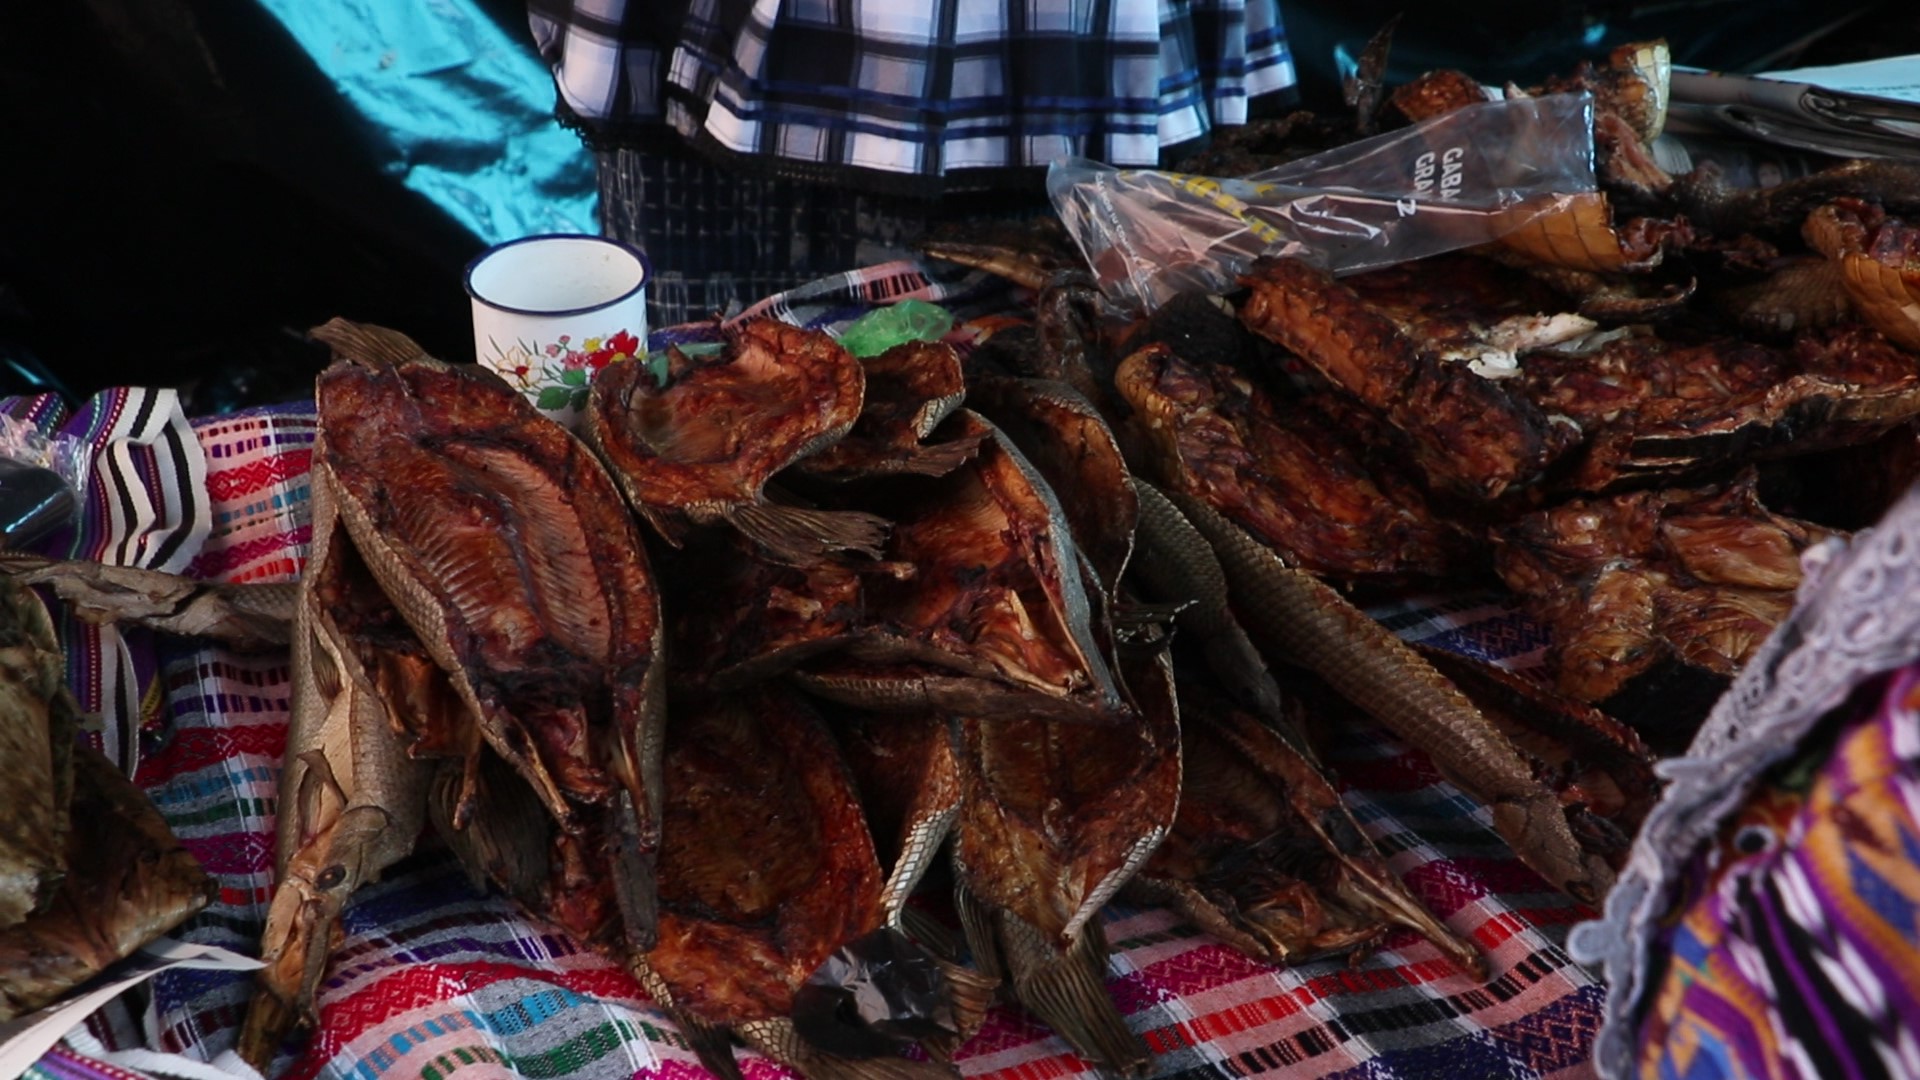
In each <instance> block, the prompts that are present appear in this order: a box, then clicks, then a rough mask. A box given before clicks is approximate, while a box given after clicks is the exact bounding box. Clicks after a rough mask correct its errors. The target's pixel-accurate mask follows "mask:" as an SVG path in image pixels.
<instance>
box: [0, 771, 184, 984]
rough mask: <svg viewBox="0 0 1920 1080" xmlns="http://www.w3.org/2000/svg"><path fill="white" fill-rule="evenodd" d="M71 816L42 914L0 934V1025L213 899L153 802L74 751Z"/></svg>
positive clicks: (129, 952)
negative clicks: (61, 874) (61, 867)
mask: <svg viewBox="0 0 1920 1080" xmlns="http://www.w3.org/2000/svg"><path fill="white" fill-rule="evenodd" d="M71 816H72V821H73V828H72V830H71V831H70V832H69V833H68V834H67V837H66V844H65V849H66V850H65V862H66V869H67V873H66V876H65V878H63V879H62V880H61V882H60V885H59V888H58V889H57V890H56V891H55V892H54V893H53V894H52V895H51V897H50V898H49V902H48V904H47V906H46V909H45V910H44V911H42V912H41V913H39V914H36V915H34V916H32V917H30V918H28V919H27V920H26V921H25V922H23V923H20V924H19V925H16V926H12V927H9V928H7V929H4V930H0V1020H11V1019H13V1018H14V1017H16V1016H19V1015H21V1014H22V1013H26V1012H31V1011H32V1010H34V1009H38V1008H40V1007H42V1006H44V1005H48V1004H51V1003H52V1002H53V1001H55V1000H56V999H58V998H59V997H60V996H61V995H62V994H64V993H66V992H67V991H69V990H71V989H73V988H74V987H77V986H79V985H80V984H82V983H84V982H86V981H87V980H88V979H90V978H92V977H93V976H95V975H98V974H100V973H101V972H103V971H105V970H106V969H107V968H108V967H110V966H111V965H112V964H114V963H115V962H116V961H119V960H122V959H124V958H126V957H128V956H131V955H132V954H133V952H134V951H135V950H137V949H139V948H140V947H141V946H142V945H145V944H147V943H148V942H150V941H152V940H153V939H155V938H157V937H159V936H160V935H162V934H164V933H166V932H167V931H169V930H172V929H173V928H174V927H176V926H178V925H180V924H181V923H183V922H185V921H186V920H187V919H188V918H189V917H191V916H192V915H194V914H195V913H196V912H198V911H200V910H201V909H202V908H204V907H206V906H207V905H208V904H209V903H211V902H212V901H213V898H214V896H215V894H216V893H217V892H218V883H217V882H215V881H214V880H213V879H212V878H211V877H209V876H208V875H207V872H206V871H205V870H204V869H202V868H201V866H200V863H199V861H198V860H196V859H195V858H194V857H193V854H192V853H191V852H189V851H187V849H186V848H184V847H182V846H181V845H180V841H179V840H178V839H177V838H176V837H175V836H174V835H173V830H172V829H170V828H168V827H167V822H166V819H165V818H162V817H161V816H160V812H159V811H158V810H157V809H155V808H154V805H153V802H152V800H150V799H148V798H147V796H146V794H145V793H144V792H142V791H141V790H140V789H139V788H137V787H135V786H133V783H132V781H130V780H128V779H127V778H126V777H125V776H122V775H121V774H120V771H119V770H118V769H116V768H114V766H113V763H112V762H109V761H108V760H107V759H106V758H105V757H103V756H101V754H100V753H99V752H98V751H96V750H94V749H93V748H92V747H90V746H84V745H82V746H77V747H75V748H74V751H73V802H72V807H71Z"/></svg>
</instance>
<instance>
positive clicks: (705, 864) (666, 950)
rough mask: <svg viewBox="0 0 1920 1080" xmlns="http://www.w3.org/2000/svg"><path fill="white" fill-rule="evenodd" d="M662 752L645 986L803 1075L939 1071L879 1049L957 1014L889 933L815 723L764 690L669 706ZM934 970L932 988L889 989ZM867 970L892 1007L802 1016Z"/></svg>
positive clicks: (848, 793) (842, 784) (845, 780)
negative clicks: (655, 932)
mask: <svg viewBox="0 0 1920 1080" xmlns="http://www.w3.org/2000/svg"><path fill="white" fill-rule="evenodd" d="M667 743H668V745H667V753H666V791H667V799H666V809H665V816H666V828H665V831H664V834H663V835H664V837H665V846H664V848H663V850H662V852H661V857H660V864H659V866H660V909H661V910H660V934H659V942H658V944H657V945H656V946H654V947H653V948H652V949H651V950H649V951H648V952H647V953H646V954H645V956H644V957H643V958H642V959H641V962H640V964H639V965H638V968H639V973H640V975H641V978H642V982H643V983H644V984H646V985H647V987H648V989H649V990H650V991H651V992H654V993H655V994H656V996H658V997H659V998H660V999H661V1001H662V1004H665V1005H668V1006H670V1007H671V1008H672V1009H674V1010H675V1012H676V1013H678V1014H679V1015H681V1016H683V1017H686V1018H688V1019H689V1020H691V1021H692V1022H693V1027H694V1030H696V1031H699V1030H701V1029H707V1030H710V1031H711V1030H714V1029H730V1030H732V1031H733V1032H735V1033H737V1034H738V1035H740V1036H741V1037H743V1038H744V1039H746V1040H747V1041H748V1042H749V1043H751V1044H752V1045H753V1046H754V1047H755V1048H757V1049H759V1050H761V1051H762V1052H764V1053H767V1054H769V1055H770V1056H773V1057H774V1058H775V1059H776V1060H780V1061H783V1062H785V1063H787V1064H790V1065H793V1066H795V1067H797V1068H799V1069H800V1070H801V1071H802V1072H803V1073H805V1074H807V1075H809V1076H817V1077H852V1076H862V1075H868V1076H875V1077H886V1076H900V1077H905V1076H915V1075H920V1076H944V1075H948V1070H947V1069H945V1068H943V1067H940V1066H935V1065H930V1064H927V1063H918V1064H916V1063H914V1062H911V1061H908V1060H906V1059H902V1058H899V1057H895V1056H891V1055H890V1053H889V1051H890V1050H892V1049H894V1048H896V1047H898V1046H900V1045H904V1044H906V1043H909V1042H912V1041H914V1040H913V1034H912V1033H914V1032H917V1031H922V1030H929V1031H932V1030H940V1029H942V1028H944V1029H945V1030H946V1031H948V1032H949V1033H954V1032H957V1031H958V1025H960V1024H962V1023H963V1022H964V1021H963V1020H962V1019H961V1018H960V1017H958V1016H957V1015H956V1008H958V1009H959V1010H960V1012H963V1013H964V1012H966V1011H967V1008H966V1007H964V1006H956V1002H955V997H954V993H955V991H954V984H953V983H951V982H950V981H948V980H946V979H945V974H946V971H945V970H944V969H941V968H940V967H939V965H938V964H937V962H935V961H933V959H932V958H931V957H929V956H925V954H920V953H918V952H917V950H915V949H914V947H913V946H912V945H911V944H910V943H907V942H905V941H904V939H901V938H900V937H899V935H898V933H897V932H896V931H893V930H890V929H887V928H885V921H886V915H887V912H886V905H885V901H884V894H883V886H884V881H883V878H882V876H881V872H880V866H879V863H878V861H877V859H876V857H875V854H874V847H873V840H872V838H871V835H870V834H869V832H868V827H867V821H866V817H865V815H864V814H863V812H862V810H861V808H860V802H859V799H858V796H857V793H856V792H855V790H854V787H853V783H852V779H851V777H850V776H849V775H848V773H847V769H846V766H845V764H844V763H843V762H842V760H841V758H840V756H839V751H838V749H837V748H836V746H835V744H834V741H833V738H832V736H831V735H830V734H829V733H828V731H827V728H826V726H825V725H824V724H823V723H822V722H821V720H820V718H819V717H818V716H816V715H814V713H813V712H812V710H810V709H809V708H808V707H807V706H806V705H805V703H804V702H803V701H802V700H801V699H800V698H798V697H797V696H796V695H794V694H793V693H792V692H791V691H786V690H781V689H779V688H778V687H776V686H775V685H774V684H765V685H763V687H761V688H759V689H756V690H754V691H752V692H749V693H746V694H741V695H735V696H730V697H727V698H724V699H711V700H704V701H687V702H681V703H677V704H676V708H675V713H674V723H673V726H672V728H671V729H670V731H669V733H668V737H667ZM883 954H884V955H883ZM883 959H891V960H897V961H899V962H898V963H886V962H880V963H874V962H873V961H880V960H883ZM923 961H924V963H923ZM929 965H930V966H931V968H929ZM930 969H931V970H935V971H937V972H938V974H939V977H938V978H936V979H935V980H934V984H935V985H934V987H933V989H932V990H931V991H929V992H925V993H921V992H916V991H915V988H914V987H913V986H912V984H911V982H898V980H902V979H910V977H911V976H912V975H913V974H915V973H916V972H917V973H924V972H925V971H927V970H930ZM867 977H871V978H873V979H875V980H877V981H878V982H879V983H880V984H882V985H881V986H880V987H879V988H880V989H882V990H883V991H885V992H886V995H885V996H888V997H889V1000H891V1001H893V1002H895V1003H898V1004H899V1005H900V1006H901V1008H902V1011H901V1013H900V1014H898V1015H892V1016H881V1017H868V1016H859V1015H853V1016H849V1015H845V1014H843V1013H842V1012H840V1011H839V1010H837V1009H835V1008H833V1007H832V1006H831V1005H830V1006H829V1008H828V1011H827V1012H826V1013H825V1014H824V1015H820V1014H817V1013H815V1012H814V1011H812V1009H811V1004H810V1003H812V1002H813V1000H814V999H815V997H816V996H817V995H820V994H821V993H823V992H825V991H831V990H832V989H833V988H834V986H835V985H840V988H842V989H846V988H848V987H847V986H845V985H843V984H844V983H849V982H852V981H855V980H859V979H861V978H867ZM816 980H817V981H816ZM836 980H838V981H839V982H838V983H837V982H836ZM810 986H812V987H818V988H819V989H817V990H809V989H808V987H810ZM970 991H971V988H969V989H968V990H963V991H962V993H963V994H965V993H969V992H970ZM825 996H826V997H827V998H829V999H833V1001H832V1005H837V1004H839V1001H838V999H837V998H835V996H834V995H832V994H831V993H826V994H825ZM981 1004H982V1006H983V1005H984V1000H982V1002H981ZM979 1011H980V1012H984V1008H983V1007H982V1008H981V1009H980V1010H979ZM847 1012H848V1013H852V1012H854V1010H852V1009H849V1010H847ZM902 1031H905V1032H908V1034H907V1035H906V1036H905V1037H901V1036H900V1034H899V1033H900V1032H902ZM823 1044H824V1045H823ZM710 1049H713V1048H710ZM721 1052H724V1051H721ZM703 1056H707V1055H703ZM714 1056H717V1055H714ZM860 1058H871V1059H873V1060H871V1061H863V1060H858V1059H860ZM708 1064H709V1067H713V1068H715V1069H716V1071H722V1072H727V1071H732V1067H731V1062H730V1061H727V1060H718V1061H709V1062H708Z"/></svg>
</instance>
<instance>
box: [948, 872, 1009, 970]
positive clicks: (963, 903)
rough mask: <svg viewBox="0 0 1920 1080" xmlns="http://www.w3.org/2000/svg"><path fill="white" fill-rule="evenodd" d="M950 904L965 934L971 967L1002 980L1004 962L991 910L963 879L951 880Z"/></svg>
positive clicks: (1004, 967) (1005, 967)
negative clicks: (952, 883) (951, 893)
mask: <svg viewBox="0 0 1920 1080" xmlns="http://www.w3.org/2000/svg"><path fill="white" fill-rule="evenodd" d="M953 906H954V910H955V911H957V912H958V913H959V915H960V931H961V933H962V934H964V935H965V936H966V939H967V950H968V951H969V952H971V953H972V954H973V966H974V968H975V969H976V970H978V971H979V972H980V973H981V974H982V975H985V976H986V977H988V978H990V979H993V980H995V981H996V982H1005V981H1006V978H1007V963H1006V958H1005V957H1003V956H1002V955H1001V954H1000V937H999V935H998V934H997V933H995V932H994V928H993V914H992V913H991V912H989V911H988V910H987V909H986V906H985V905H984V904H982V903H981V902H980V899H979V898H978V897H976V896H974V895H973V890H972V889H969V888H967V886H966V884H965V882H956V883H955V884H954V887H953Z"/></svg>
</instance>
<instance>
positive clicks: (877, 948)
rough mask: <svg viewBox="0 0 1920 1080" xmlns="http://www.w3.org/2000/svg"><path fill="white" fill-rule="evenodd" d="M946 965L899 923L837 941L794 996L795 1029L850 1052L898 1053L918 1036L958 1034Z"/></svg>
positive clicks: (857, 1055) (860, 1055)
mask: <svg viewBox="0 0 1920 1080" xmlns="http://www.w3.org/2000/svg"><path fill="white" fill-rule="evenodd" d="M949 984H950V980H949V979H948V977H947V972H946V969H945V965H943V964H941V963H940V962H939V961H938V960H937V959H935V958H934V956H933V954H931V953H929V952H927V951H926V950H925V949H923V948H922V947H921V946H920V945H918V944H916V943H915V942H914V941H913V940H912V939H910V938H908V937H907V936H906V935H905V934H902V933H901V932H900V931H898V930H895V929H893V928H891V927H881V928H879V929H877V930H873V931H870V932H869V933H866V934H863V935H861V936H860V937H857V938H854V939H853V940H852V941H849V942H847V943H846V944H845V945H842V946H841V947H840V948H839V949H836V950H835V951H834V952H833V953H832V954H831V955H829V956H828V957H827V958H826V959H825V960H823V961H821V963H820V966H819V967H817V968H815V969H814V971H813V974H812V975H809V976H808V977H807V981H806V982H805V983H804V984H802V985H801V987H800V989H799V990H798V991H796V992H795V994H794V998H793V1012H792V1015H793V1025H794V1030H795V1031H796V1032H797V1033H798V1034H799V1035H800V1037H801V1038H803V1039H805V1040H806V1041H807V1042H808V1043H810V1044H812V1045H813V1046H815V1047H817V1048H819V1049H821V1050H825V1051H828V1052H829V1053H833V1054H838V1055H840V1056H842V1057H850V1058H868V1057H879V1056H882V1055H888V1054H895V1053H898V1052H899V1051H900V1050H901V1049H902V1048H903V1047H906V1046H908V1045H910V1044H913V1043H916V1042H925V1041H934V1042H938V1041H941V1040H944V1039H954V1038H958V1037H960V1036H961V1035H963V1034H964V1032H963V1030H962V1025H963V1021H962V1019H961V1018H960V1017H959V1016H958V1013H957V1011H956V1008H955V1003H954V995H953V991H952V989H951V987H950V985H949Z"/></svg>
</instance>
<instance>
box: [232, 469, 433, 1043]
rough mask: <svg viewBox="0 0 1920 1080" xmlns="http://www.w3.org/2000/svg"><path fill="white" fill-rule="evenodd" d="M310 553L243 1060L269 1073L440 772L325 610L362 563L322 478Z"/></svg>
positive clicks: (419, 820)
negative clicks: (410, 739)
mask: <svg viewBox="0 0 1920 1080" xmlns="http://www.w3.org/2000/svg"><path fill="white" fill-rule="evenodd" d="M311 506H312V512H313V547H312V549H311V551H310V553H309V556H308V563H307V566H308V569H307V571H306V572H305V574H304V575H303V576H302V580H301V604H300V607H299V608H298V610H297V611H296V612H295V615H294V638H293V663H292V670H293V708H292V716H291V719H290V723H289V728H288V732H287V749H286V757H285V759H284V764H283V765H282V768H281V773H280V784H279V787H280V791H281V792H282V796H281V799H280V811H279V814H278V820H277V832H278V837H277V843H276V845H275V853H274V892H273V898H272V899H271V900H270V901H269V903H268V907H267V924H266V929H265V931H264V932H263V934H262V936H261V944H260V950H261V960H262V961H263V962H264V963H265V965H266V966H265V967H264V968H262V969H261V971H260V973H259V975H258V976H257V983H258V986H257V989H256V991H255V993H254V998H253V1001H252V1002H251V1003H250V1005H249V1007H248V1010H247V1016H246V1019H245V1021H244V1022H243V1024H242V1027H241V1031H240V1035H239V1040H238V1045H237V1050H238V1052H239V1054H240V1056H241V1057H242V1058H244V1059H245V1060H246V1061H247V1062H248V1063H249V1064H252V1065H253V1066H254V1067H255V1068H257V1069H264V1068H265V1067H266V1066H267V1065H268V1064H269V1063H270V1062H271V1061H272V1058H273V1055H274V1053H275V1051H276V1050H277V1049H278V1047H279V1045H280V1043H281V1042H282V1040H284V1039H285V1038H286V1036H287V1035H288V1034H289V1033H290V1031H291V1030H292V1028H293V1027H295V1026H299V1025H306V1024H310V1023H311V1022H312V1019H313V1007H314V995H315V993H316V991H317V990H318V988H319V984H320V979H321V977H322V976H323V975H324V974H325V973H326V967H327V960H328V958H329V956H330V955H331V954H332V952H333V949H334V947H335V945H336V944H337V941H338V938H339V936H340V927H339V919H340V912H341V911H342V909H343V908H344V907H345V906H346V902H347V899H348V898H349V897H350V896H351V895H352V894H353V892H354V890H355V889H357V888H359V886H361V885H362V884H365V883H366V882H369V881H373V880H377V879H378V878H379V876H380V874H381V872H382V871H384V870H385V869H386V868H387V867H389V866H391V865H393V864H394V863H395V862H397V861H399V860H400V859H401V858H403V857H405V856H406V855H407V854H408V853H409V852H411V851H412V850H413V845H414V840H415V838H416V837H417V836H418V834H419V832H420V827H421V825H422V824H423V822H424V821H425V817H426V794H427V783H428V779H429V775H430V770H431V765H430V763H428V762H424V761H416V760H413V759H412V758H410V757H409V756H408V754H407V748H406V742H405V738H404V736H403V734H402V730H403V729H402V726H401V725H400V724H398V723H396V722H395V721H394V720H393V719H392V717H391V716H390V714H389V712H388V708H387V705H386V704H385V701H384V699H383V698H382V697H381V696H380V694H379V693H378V691H376V690H375V688H374V686H373V684H372V682H371V681H370V680H369V678H368V675H367V672H366V671H365V669H364V668H363V667H362V666H361V664H360V658H359V653H358V651H357V650H356V649H355V647H354V645H353V643H352V642H351V641H350V640H348V639H347V637H346V636H345V635H344V634H343V633H342V632H341V630H340V628H339V626H338V625H337V624H336V623H335V622H334V619H333V617H332V613H330V612H329V611H327V610H326V609H325V607H324V606H323V603H322V601H321V599H320V594H321V592H322V590H323V589H325V588H328V587H329V586H330V585H331V584H332V583H333V582H334V581H337V580H339V579H340V578H341V576H342V575H345V574H346V573H347V570H346V568H345V566H344V565H343V564H344V561H345V560H347V559H349V558H353V557H355V556H354V552H353V550H352V548H351V546H350V543H349V541H348V539H347V533H346V530H345V528H344V526H343V525H342V524H341V522H340V520H339V515H338V512H337V510H336V506H335V493H334V491H333V489H332V484H331V481H330V480H329V478H328V477H327V476H326V475H325V474H324V473H319V474H316V475H315V477H314V480H313V494H312V498H311Z"/></svg>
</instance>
